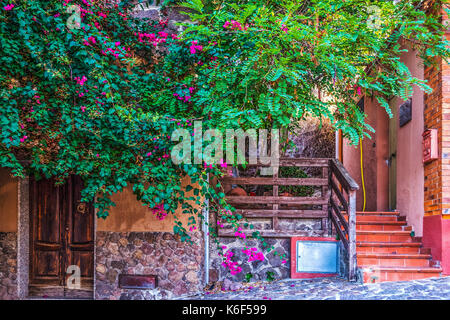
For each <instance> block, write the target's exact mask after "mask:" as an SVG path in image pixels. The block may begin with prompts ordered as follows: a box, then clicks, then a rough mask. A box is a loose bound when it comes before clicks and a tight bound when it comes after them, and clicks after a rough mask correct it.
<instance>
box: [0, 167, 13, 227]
mask: <svg viewBox="0 0 450 320" xmlns="http://www.w3.org/2000/svg"><path fill="white" fill-rule="evenodd" d="M0 232H17V179H15V178H12V177H11V175H10V170H9V169H6V168H0Z"/></svg>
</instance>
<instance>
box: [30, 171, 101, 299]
mask: <svg viewBox="0 0 450 320" xmlns="http://www.w3.org/2000/svg"><path fill="white" fill-rule="evenodd" d="M81 189H82V180H81V178H79V177H77V176H72V177H70V178H69V179H68V181H67V183H66V184H64V185H62V186H55V181H54V180H53V179H43V180H39V181H36V180H34V179H30V279H29V281H30V295H38V296H51V297H85V298H90V297H92V288H93V269H94V208H93V206H92V205H91V204H86V203H82V202H81V201H80V199H81ZM69 267H70V268H69ZM68 268H69V273H68ZM78 268H79V269H78ZM78 271H79V273H80V288H74V287H73V286H71V285H70V284H69V285H68V278H69V277H71V276H72V277H71V278H70V279H69V280H70V283H71V284H76V281H75V282H73V276H74V274H75V273H77V272H78Z"/></svg>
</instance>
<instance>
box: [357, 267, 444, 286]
mask: <svg viewBox="0 0 450 320" xmlns="http://www.w3.org/2000/svg"><path fill="white" fill-rule="evenodd" d="M361 270H362V271H363V274H364V282H365V283H376V282H385V281H409V280H418V279H425V278H434V277H440V275H441V272H442V269H441V268H431V267H369V268H364V269H361Z"/></svg>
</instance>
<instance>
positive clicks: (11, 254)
mask: <svg viewBox="0 0 450 320" xmlns="http://www.w3.org/2000/svg"><path fill="white" fill-rule="evenodd" d="M17 298H18V297H17V233H16V232H0V300H14V299H17Z"/></svg>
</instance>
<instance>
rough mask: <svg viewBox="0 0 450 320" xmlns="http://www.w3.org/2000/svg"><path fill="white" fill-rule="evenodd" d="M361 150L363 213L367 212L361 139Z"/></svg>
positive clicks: (360, 140)
mask: <svg viewBox="0 0 450 320" xmlns="http://www.w3.org/2000/svg"><path fill="white" fill-rule="evenodd" d="M359 149H360V150H361V183H362V190H363V209H362V211H366V186H365V183H364V166H363V146H362V139H359Z"/></svg>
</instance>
